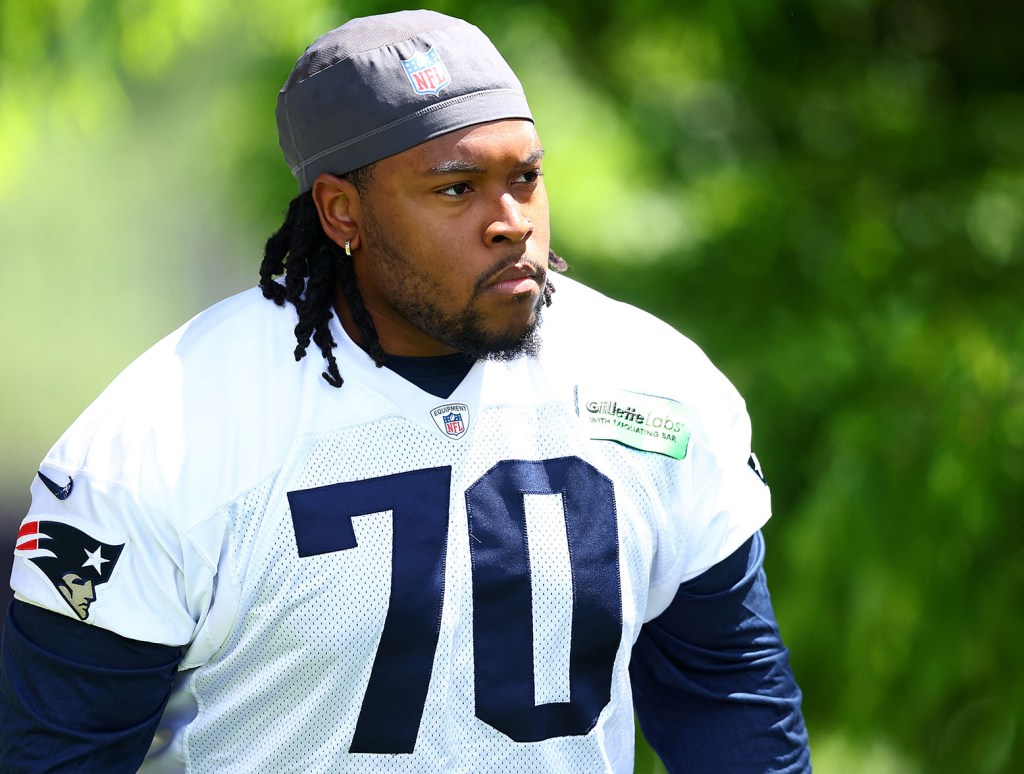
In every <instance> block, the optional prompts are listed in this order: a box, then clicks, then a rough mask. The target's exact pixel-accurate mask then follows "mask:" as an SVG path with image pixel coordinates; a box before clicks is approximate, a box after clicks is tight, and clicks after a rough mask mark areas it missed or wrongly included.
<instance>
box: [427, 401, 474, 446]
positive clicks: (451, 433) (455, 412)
mask: <svg viewBox="0 0 1024 774" xmlns="http://www.w3.org/2000/svg"><path fill="white" fill-rule="evenodd" d="M430 416H431V418H432V419H433V420H434V424H435V425H437V429H438V430H440V431H441V432H442V433H444V434H445V435H446V436H448V437H449V438H452V439H455V440H458V439H459V438H461V437H462V436H464V435H465V434H466V430H467V429H468V428H469V406H467V405H466V404H465V403H446V404H445V405H443V406H438V407H437V408H435V409H432V410H431V412H430Z"/></svg>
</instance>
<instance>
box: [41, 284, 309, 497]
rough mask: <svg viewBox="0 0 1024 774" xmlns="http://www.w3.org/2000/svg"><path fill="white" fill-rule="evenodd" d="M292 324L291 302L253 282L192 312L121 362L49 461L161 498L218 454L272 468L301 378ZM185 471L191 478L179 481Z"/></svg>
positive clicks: (216, 463)
mask: <svg viewBox="0 0 1024 774" xmlns="http://www.w3.org/2000/svg"><path fill="white" fill-rule="evenodd" d="M293 327H294V310H293V309H292V308H291V307H286V308H283V309H282V308H279V307H277V306H275V305H274V304H272V303H271V302H270V301H268V300H266V299H264V298H263V297H262V294H261V293H260V291H259V290H258V289H254V290H249V291H245V292H243V293H240V294H238V295H236V296H232V297H230V298H228V299H225V300H223V301H221V302H219V303H217V304H215V305H213V306H211V307H210V308H208V309H206V310H205V311H203V312H200V313H199V314H198V315H196V316H195V317H193V318H192V319H191V320H189V321H188V322H187V323H185V324H184V325H182V326H181V327H180V328H178V329H177V330H176V331H174V332H172V333H171V334H169V335H168V336H166V337H165V338H164V339H162V340H161V341H159V342H157V343H156V344H155V345H153V346H152V347H151V348H150V349H148V350H147V351H146V352H144V353H143V354H142V355H141V356H139V357H138V358H137V359H136V360H135V361H134V362H133V363H132V364H131V365H129V366H128V367H127V368H126V369H125V370H124V371H122V372H121V373H120V374H119V375H118V376H117V378H115V379H114V381H113V382H111V384H110V385H109V386H108V387H107V388H106V389H105V390H104V391H103V392H102V393H101V394H100V395H99V397H97V398H96V399H95V400H94V401H93V402H92V404H91V405H90V406H89V407H88V408H87V409H86V410H85V411H84V412H83V413H82V414H81V416H79V417H78V419H77V420H76V421H75V422H74V423H73V424H72V425H71V427H70V428H68V430H67V431H66V432H65V433H64V434H63V436H62V437H61V438H60V440H59V441H58V442H57V444H56V445H55V446H54V447H53V449H51V450H50V452H49V454H48V455H47V459H46V462H47V464H50V465H53V466H54V467H55V468H56V469H59V470H65V471H71V472H72V473H73V474H75V475H77V474H78V473H79V472H81V473H87V474H88V475H90V476H92V477H93V478H95V479H97V480H103V481H108V482H110V483H112V484H117V485H119V486H124V487H127V488H130V489H132V490H135V491H138V492H139V493H140V494H145V495H147V496H150V497H152V498H153V499H154V500H155V499H162V500H165V501H166V500H172V499H175V498H177V497H178V496H179V495H182V496H183V495H185V494H188V493H189V492H191V494H198V489H199V488H198V487H196V486H195V482H194V481H193V478H195V477H193V478H189V476H190V475H191V474H193V473H195V472H196V471H200V472H201V471H204V470H207V471H208V470H210V469H216V468H218V467H221V468H222V467H223V465H224V460H225V459H234V460H235V461H238V460H239V459H240V458H241V457H244V458H245V460H244V461H245V462H247V463H249V464H248V466H247V467H245V466H242V467H239V466H237V465H234V466H232V468H231V469H233V470H234V469H245V470H247V471H254V472H255V474H259V473H260V472H265V471H266V470H268V469H271V468H272V466H273V465H274V464H275V463H276V460H275V459H272V457H273V455H274V454H279V450H280V447H281V443H280V442H281V441H282V439H283V436H284V435H287V434H288V433H289V432H291V430H290V429H289V424H288V423H289V421H290V419H291V414H290V413H289V406H290V405H293V404H294V403H295V402H296V401H295V400H294V396H295V394H296V393H297V392H299V391H300V390H301V380H303V379H305V378H307V377H308V374H307V373H306V369H305V368H303V367H302V365H303V364H296V363H295V362H294V357H292V355H291V351H292V349H294V346H295V339H294V335H293V333H292V329H293ZM315 354H316V353H314V355H315ZM200 478H201V477H200ZM222 479H224V480H222ZM186 480H188V481H190V482H192V483H191V485H190V487H181V486H180V484H181V483H182V482H183V481H186ZM218 481H220V483H223V484H224V486H226V487H230V486H231V485H232V482H228V481H226V479H225V477H220V478H219V479H218ZM233 483H234V484H235V485H238V486H240V485H242V483H244V482H233ZM186 489H188V490H189V492H186V491H185V490H186ZM175 492H177V493H178V494H175ZM191 494H190V496H191ZM222 494H223V493H222Z"/></svg>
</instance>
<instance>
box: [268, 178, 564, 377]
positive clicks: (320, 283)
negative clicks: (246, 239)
mask: <svg viewBox="0 0 1024 774" xmlns="http://www.w3.org/2000/svg"><path fill="white" fill-rule="evenodd" d="M372 168H373V165H372V164H371V165H368V166H366V167H361V168H360V169H357V170H355V171H353V172H349V173H347V174H346V175H344V177H346V178H347V179H348V180H349V181H350V182H351V183H352V184H353V185H354V186H355V187H356V189H357V190H359V191H362V190H364V186H365V184H366V181H367V179H368V177H369V175H370V174H371V173H372ZM548 266H549V267H550V268H552V269H553V270H555V271H560V272H561V271H565V270H566V269H567V268H568V264H567V263H566V262H565V260H563V259H562V258H560V257H559V256H557V255H555V253H554V252H553V251H552V252H549V253H548ZM282 274H283V275H284V283H283V284H282V283H281V282H278V281H277V280H275V279H274V278H275V277H279V276H281V275H282ZM336 282H337V283H338V284H339V285H340V287H341V292H342V294H343V295H344V297H345V301H346V303H348V306H349V309H350V310H351V311H352V319H353V321H354V322H355V324H356V327H357V328H358V329H359V333H360V334H361V336H362V339H363V342H362V343H363V346H364V347H365V348H366V351H367V353H368V354H369V355H370V357H371V358H373V362H374V363H376V364H377V367H378V368H379V367H381V366H383V365H384V362H385V360H387V354H386V353H385V352H384V350H383V348H382V347H381V345H380V339H379V338H378V336H377V329H376V328H375V327H374V325H373V318H372V317H370V313H369V312H368V311H367V310H366V306H365V305H364V304H363V298H362V296H361V295H360V294H359V288H358V287H357V285H356V275H355V269H354V267H353V264H352V258H351V257H350V256H348V255H345V251H344V250H343V249H342V248H341V247H339V246H338V245H337V244H336V243H335V242H334V241H333V240H332V239H331V238H330V237H329V236H327V234H326V233H325V232H324V230H323V228H322V227H321V225H320V216H319V214H318V213H317V209H316V204H315V203H314V202H313V192H312V191H307V192H306V193H304V194H300V195H299V196H297V197H295V198H294V199H292V201H291V203H290V204H289V205H288V214H287V215H286V216H285V220H284V223H283V224H282V225H281V227H280V228H279V229H278V230H277V231H275V232H274V233H273V234H272V235H271V237H270V238H269V239H268V240H267V246H266V249H265V250H264V253H263V263H262V264H261V265H260V288H261V289H262V291H263V295H264V297H266V298H269V299H270V300H271V301H273V302H274V303H275V304H277V305H278V306H284V303H285V301H290V302H291V303H292V304H293V305H294V306H295V310H296V312H297V313H298V316H299V322H298V324H297V325H296V326H295V340H296V342H297V344H296V346H295V360H296V361H299V360H301V359H302V358H303V357H305V355H306V350H307V349H308V348H309V344H310V341H312V342H313V343H314V344H316V345H317V346H318V347H319V348H320V352H321V354H323V356H324V360H326V361H327V370H326V371H325V372H324V373H323V377H324V379H326V380H327V383H328V384H330V385H331V386H332V387H341V385H342V384H344V379H342V378H341V372H340V371H339V370H338V361H337V359H336V358H335V357H334V347H335V346H337V342H335V341H334V337H332V336H331V330H330V327H329V324H328V323H329V321H330V319H331V314H332V305H333V301H334V288H335V283H336ZM554 292H555V289H554V287H552V285H551V283H550V282H548V283H545V285H544V305H545V306H551V296H552V294H553V293H554Z"/></svg>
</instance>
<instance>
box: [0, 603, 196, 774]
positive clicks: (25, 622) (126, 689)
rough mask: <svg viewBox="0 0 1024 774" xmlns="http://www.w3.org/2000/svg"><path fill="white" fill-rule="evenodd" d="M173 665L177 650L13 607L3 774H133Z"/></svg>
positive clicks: (4, 665) (3, 657)
mask: <svg viewBox="0 0 1024 774" xmlns="http://www.w3.org/2000/svg"><path fill="white" fill-rule="evenodd" d="M180 660H181V649H180V648H173V647H169V646H167V645H157V644H154V643H148V642H137V641H135V640H129V639H127V638H125V637H121V636H119V635H117V634H114V633H113V632H109V631H106V630H105V629H100V628H99V627H96V626H89V625H87V624H83V623H79V622H78V621H75V620H73V619H71V618H68V617H66V616H62V615H58V614H57V613H53V612H50V611H49V610H44V609H42V608H39V607H36V606H34V605H29V604H26V603H24V602H21V601H19V600H15V601H14V602H13V603H12V604H11V606H10V608H9V609H8V612H7V620H6V622H5V625H4V633H3V642H2V645H0V771H3V772H4V773H5V774H22V773H23V772H24V773H26V774H27V773H28V772H33V774H35V773H36V772H82V773H83V774H84V773H88V772H103V773H104V774H110V773H111V772H134V771H137V770H138V768H139V766H140V765H141V764H142V760H143V758H144V757H145V755H146V751H147V750H148V749H149V744H150V741H151V740H152V738H153V734H154V732H155V731H156V727H157V724H158V722H159V720H160V716H161V714H162V713H163V709H164V706H165V705H166V703H167V699H168V697H169V696H170V691H171V683H172V681H173V679H174V675H175V673H176V670H177V666H178V662H179V661H180Z"/></svg>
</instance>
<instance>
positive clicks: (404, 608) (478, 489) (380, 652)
mask: <svg viewBox="0 0 1024 774" xmlns="http://www.w3.org/2000/svg"><path fill="white" fill-rule="evenodd" d="M528 494H533V495H561V498H562V508H563V513H564V516H565V531H566V537H567V539H568V547H569V564H570V569H571V572H572V621H573V623H572V637H571V643H570V653H569V696H570V700H569V701H564V702H552V703H547V704H535V702H534V690H533V685H534V665H533V639H532V637H533V629H532V602H531V599H532V597H531V593H532V592H531V579H530V555H529V548H528V546H527V542H526V541H527V529H526V507H525V495H528ZM450 496H451V468H450V467H438V468H426V469H423V470H414V471H408V472H406V473H396V474H394V475H390V476H381V477H379V478H371V479H366V480H363V481H351V482H342V483H339V484H332V485H329V486H323V487H317V488H315V489H304V490H301V491H296V492H289V493H288V502H289V504H290V506H291V511H292V520H293V522H294V525H295V540H296V543H297V546H298V553H299V556H315V555H318V554H325V553H332V552H334V551H344V550H346V549H352V548H355V547H356V538H355V531H354V529H353V526H352V518H353V517H355V516H362V515H365V514H370V513H378V512H381V511H390V512H391V514H392V535H393V540H392V544H393V550H392V557H391V565H392V571H391V597H390V599H391V601H390V605H389V607H388V612H387V616H386V618H385V620H384V628H383V631H382V632H381V639H380V645H379V646H378V648H377V654H376V657H375V659H374V663H373V668H372V669H371V672H370V680H369V683H368V685H367V687H366V694H365V695H364V698H363V704H362V707H361V708H360V711H359V719H358V720H357V722H356V729H355V734H354V736H353V739H352V744H351V746H350V747H349V751H350V752H358V753H389V754H395V753H411V752H412V751H413V749H414V747H415V745H416V735H417V733H418V732H419V726H420V720H421V718H422V716H423V709H424V705H425V704H426V698H427V690H428V688H429V685H430V672H431V669H432V666H433V662H434V652H435V651H436V649H437V641H438V636H439V626H440V620H441V608H442V605H443V602H444V567H445V553H446V547H447V542H448V510H449V498H450ZM465 497H466V511H467V515H468V529H469V534H470V538H471V539H470V549H471V556H472V566H473V642H474V653H473V658H474V671H475V679H476V690H475V694H476V715H477V717H478V718H480V719H481V720H482V721H484V722H485V723H488V724H489V725H491V726H492V727H494V728H496V729H498V730H499V731H501V732H502V733H504V734H505V735H506V736H508V737H510V738H511V739H513V740H515V741H517V742H537V741H542V740H544V739H551V738H554V737H560V736H575V735H579V734H586V733H588V732H589V731H590V729H591V728H593V727H594V724H595V723H596V722H597V719H598V716H599V715H600V713H601V710H602V709H604V707H605V706H606V705H607V704H608V701H609V700H610V697H611V682H612V668H613V666H614V663H615V654H616V651H617V649H618V644H619V638H620V636H621V631H622V593H621V589H620V587H619V548H618V529H617V526H616V520H615V500H614V493H613V490H612V484H611V482H610V481H609V480H608V479H607V478H606V477H605V476H604V475H603V474H602V473H601V472H600V471H598V470H597V469H596V468H594V467H593V466H592V465H590V464H589V463H587V462H585V461H583V460H581V459H579V458H578V457H562V458H559V459H552V460H543V461H528V460H505V461H503V462H499V463H498V464H496V465H495V466H494V467H493V468H491V469H490V470H489V471H487V473H485V474H484V475H483V476H481V477H480V478H479V479H478V480H477V481H476V482H475V483H474V484H473V485H472V486H470V487H469V488H468V489H467V490H466V493H465ZM535 550H537V549H536V548H535Z"/></svg>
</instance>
